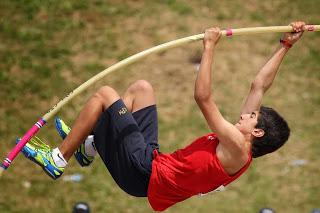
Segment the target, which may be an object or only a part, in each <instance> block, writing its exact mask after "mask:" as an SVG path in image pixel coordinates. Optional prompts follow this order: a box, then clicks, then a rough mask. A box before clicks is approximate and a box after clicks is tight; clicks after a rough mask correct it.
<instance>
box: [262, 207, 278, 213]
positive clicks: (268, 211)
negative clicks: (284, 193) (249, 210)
mask: <svg viewBox="0 0 320 213" xmlns="http://www.w3.org/2000/svg"><path fill="white" fill-rule="evenodd" d="M259 213H276V212H275V211H274V210H273V209H270V208H263V209H260V211H259Z"/></svg>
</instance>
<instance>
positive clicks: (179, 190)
mask: <svg viewBox="0 0 320 213" xmlns="http://www.w3.org/2000/svg"><path fill="white" fill-rule="evenodd" d="M291 25H292V26H293V28H294V31H295V33H285V34H284V36H283V38H282V39H281V41H280V46H279V47H278V49H277V51H276V52H275V54H274V55H273V56H272V57H271V58H270V59H269V60H268V62H267V63H266V64H265V65H264V66H263V68H262V69H261V70H260V71H259V73H258V74H257V76H256V77H255V79H254V81H253V82H252V85H251V89H250V92H249V95H248V97H247V99H246V101H245V104H244V106H243V108H242V109H241V116H240V120H239V122H238V123H236V124H235V125H233V124H231V123H229V122H228V121H226V120H225V119H224V118H223V116H222V115H221V113H220V111H219V109H218V107H217V105H216V103H215V101H214V100H213V94H212V92H211V91H212V90H211V84H212V81H211V66H212V63H213V55H214V50H215V47H216V45H217V43H218V41H219V39H220V36H221V31H220V29H219V28H210V29H207V30H206V31H205V36H204V40H203V45H204V50H203V54H202V60H201V65H200V70H199V73H198V76H197V79H196V82H195V90H194V98H195V100H196V102H197V104H198V106H199V108H200V110H201V111H202V113H203V115H204V117H205V119H206V120H207V123H208V125H209V127H210V129H211V130H212V131H213V132H215V133H210V134H207V135H204V136H202V137H200V138H198V139H196V140H195V141H194V142H192V143H191V144H190V145H188V146H187V147H185V148H183V149H179V150H177V151H175V152H173V153H171V154H163V153H160V152H159V146H158V122H157V110H156V100H155V96H154V93H153V89H152V87H151V85H150V84H149V83H148V82H146V81H143V80H140V81H137V82H135V83H134V84H132V85H131V86H129V88H128V89H127V91H126V92H125V94H124V95H123V96H122V98H121V97H120V96H119V95H118V93H117V92H116V91H115V90H113V89H112V88H111V87H109V86H104V87H102V88H100V89H99V90H98V91H97V92H96V93H95V94H94V95H93V96H92V97H91V98H90V99H89V100H88V102H87V103H86V105H85V106H84V108H83V109H82V111H81V112H80V115H79V117H78V118H77V119H76V121H75V124H74V126H73V128H72V130H71V129H70V128H69V127H68V126H67V125H66V124H65V123H64V122H63V121H62V120H60V119H56V127H57V129H58V132H59V133H60V135H61V136H62V138H63V139H64V141H63V143H62V144H61V145H60V146H59V147H58V148H55V149H53V150H51V149H43V148H39V147H36V146H34V145H32V144H27V145H26V146H25V147H24V148H23V150H22V151H23V153H24V155H25V156H26V157H28V158H29V159H31V160H32V161H34V162H36V163H37V164H39V165H40V166H41V167H42V168H43V169H44V170H45V171H46V172H47V173H48V174H49V175H50V177H52V178H53V179H56V178H58V177H60V176H61V175H62V173H63V171H64V168H65V166H66V165H67V162H68V161H69V159H70V158H71V156H72V155H73V154H74V155H75V157H76V159H77V161H78V162H79V163H80V165H81V166H88V165H90V164H91V163H92V161H93V159H94V156H95V154H96V151H97V152H98V153H99V155H100V156H101V158H102V160H103V161H104V163H105V165H106V167H107V168H108V170H109V172H110V174H111V175H112V177H113V178H114V180H115V181H116V183H117V184H118V185H119V186H120V187H121V189H123V190H124V191H125V192H127V193H128V194H130V195H133V196H137V197H145V196H147V197H148V200H149V203H150V205H151V206H152V208H153V209H154V210H157V211H162V210H165V209H167V208H168V207H170V206H172V205H174V204H175V203H177V202H180V201H183V200H185V199H187V198H189V197H191V196H193V195H197V194H205V193H208V192H211V191H214V190H217V189H221V188H222V187H224V186H226V185H228V184H229V183H231V182H232V181H234V180H235V179H237V178H238V177H239V176H240V175H242V174H243V173H244V172H245V171H246V170H247V169H248V167H249V165H250V163H251V161H252V157H253V158H256V157H260V156H262V155H265V154H268V153H271V152H273V151H275V150H277V149H278V148H279V147H281V146H282V145H283V144H284V143H285V142H286V141H287V139H288V137H289V132H290V130H289V127H288V125H287V123H286V121H285V120H284V119H283V118H282V117H281V116H280V115H279V114H278V113H277V112H276V111H274V110H273V109H272V108H268V107H261V101H262V97H263V95H264V93H265V92H266V91H267V90H268V89H269V87H270V86H271V84H272V82H273V80H274V78H275V76H276V74H277V71H278V68H279V66H280V63H281V61H282V59H283V57H284V56H285V54H286V53H287V52H288V50H289V49H290V47H291V46H292V45H293V44H294V43H295V42H296V41H298V40H299V39H300V37H301V36H302V34H303V27H304V25H305V24H304V23H303V22H294V23H291Z"/></svg>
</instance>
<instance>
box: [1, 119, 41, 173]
mask: <svg viewBox="0 0 320 213" xmlns="http://www.w3.org/2000/svg"><path fill="white" fill-rule="evenodd" d="M45 124H46V121H45V120H43V119H42V118H41V119H40V120H39V121H38V122H37V123H35V124H34V125H33V127H32V128H31V129H30V130H29V131H28V132H27V133H26V134H25V135H24V136H23V137H22V139H21V140H20V142H19V143H18V144H17V145H16V146H15V147H14V148H13V149H12V150H11V152H10V153H9V154H8V156H7V158H6V159H5V160H4V161H3V163H2V165H1V167H2V168H4V169H7V168H8V167H9V166H10V164H11V163H12V161H13V160H14V159H15V158H16V156H17V155H18V154H19V152H20V151H21V150H22V148H23V147H24V146H25V145H26V144H27V143H28V141H29V140H30V139H31V138H32V137H33V136H34V135H35V134H36V133H37V132H38V131H39V130H40V129H41V127H43V126H44V125H45Z"/></svg>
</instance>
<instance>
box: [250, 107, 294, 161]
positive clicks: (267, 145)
mask: <svg viewBox="0 0 320 213" xmlns="http://www.w3.org/2000/svg"><path fill="white" fill-rule="evenodd" d="M255 128H258V129H262V130H264V135H263V136H262V137H256V138H254V140H253V142H252V148H251V150H252V157H253V158H257V157H260V156H262V155H265V154H268V153H271V152H274V151H276V150H277V149H279V148H280V147H281V146H282V145H283V144H284V143H285V142H286V141H287V140H288V138H289V135H290V128H289V126H288V124H287V122H286V121H285V120H284V119H283V118H282V117H281V116H280V115H279V114H278V113H277V112H276V111H275V110H274V109H272V108H269V107H265V106H262V107H261V108H260V112H259V116H258V123H257V125H256V126H255Z"/></svg>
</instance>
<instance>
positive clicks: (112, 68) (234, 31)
mask: <svg viewBox="0 0 320 213" xmlns="http://www.w3.org/2000/svg"><path fill="white" fill-rule="evenodd" d="M305 30H306V31H320V25H307V26H306V28H305ZM292 31H293V29H292V27H291V26H271V27H253V28H240V29H228V30H223V31H222V36H231V35H252V34H261V33H280V32H292ZM203 37H204V34H198V35H193V36H189V37H185V38H181V39H177V40H174V41H170V42H167V43H164V44H160V45H158V46H155V47H152V48H150V49H147V50H144V51H142V52H139V53H137V54H135V55H132V56H130V57H128V58H126V59H123V60H122V61H120V62H118V63H116V64H114V65H112V66H110V67H109V68H107V69H105V70H103V71H102V72H100V73H99V74H97V75H95V76H93V77H92V78H91V79H89V80H88V81H86V82H84V83H83V84H82V85H80V86H79V87H78V88H76V89H75V90H73V91H72V92H71V93H69V95H67V96H66V97H65V98H64V99H62V100H61V101H60V102H59V103H57V104H56V105H55V106H54V107H53V108H52V109H51V110H50V111H49V112H48V113H47V114H45V115H44V116H43V119H44V120H45V121H48V120H50V119H51V118H52V117H53V116H54V115H55V114H56V113H57V112H58V111H59V110H60V109H61V108H62V107H63V106H64V105H66V104H67V103H68V102H69V101H70V100H72V99H73V98H74V97H75V96H77V95H79V94H80V93H82V92H83V91H84V90H86V89H87V88H88V87H90V86H91V85H93V84H94V83H96V82H97V81H99V80H100V79H102V78H103V77H105V76H106V75H107V74H109V73H111V72H114V71H116V70H119V69H121V68H123V67H125V66H128V65H129V64H132V63H134V62H136V61H138V60H140V59H142V58H145V57H146V56H148V55H150V54H152V53H157V52H161V51H164V50H168V49H171V48H174V47H178V46H183V45H184V44H188V43H191V42H194V41H198V40H201V39H203Z"/></svg>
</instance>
